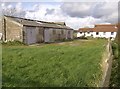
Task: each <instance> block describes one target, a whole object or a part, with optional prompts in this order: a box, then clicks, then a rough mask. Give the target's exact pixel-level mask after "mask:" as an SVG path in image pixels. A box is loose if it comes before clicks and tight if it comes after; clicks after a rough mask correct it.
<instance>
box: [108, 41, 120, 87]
mask: <svg viewBox="0 0 120 89" xmlns="http://www.w3.org/2000/svg"><path fill="white" fill-rule="evenodd" d="M112 49H113V55H114V59H113V63H112V72H111V78H110V87H120V72H119V71H120V60H119V59H120V53H119V52H120V45H118V44H117V43H116V42H113V43H112ZM118 51H119V52H118Z"/></svg>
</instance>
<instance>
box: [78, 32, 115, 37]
mask: <svg viewBox="0 0 120 89" xmlns="http://www.w3.org/2000/svg"><path fill="white" fill-rule="evenodd" d="M96 33H97V32H89V34H88V32H82V33H80V32H78V33H77V37H82V36H85V37H89V36H92V37H94V38H97V37H100V38H110V37H112V38H115V37H116V35H117V32H114V33H113V35H112V34H111V32H105V33H104V32H98V35H97V34H96Z"/></svg>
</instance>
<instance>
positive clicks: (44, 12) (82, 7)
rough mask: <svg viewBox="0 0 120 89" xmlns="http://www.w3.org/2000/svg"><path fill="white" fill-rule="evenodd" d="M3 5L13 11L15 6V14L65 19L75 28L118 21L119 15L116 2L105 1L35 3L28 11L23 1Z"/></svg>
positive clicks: (2, 5)
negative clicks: (13, 4)
mask: <svg viewBox="0 0 120 89" xmlns="http://www.w3.org/2000/svg"><path fill="white" fill-rule="evenodd" d="M1 7H2V8H4V9H5V10H6V11H11V10H12V9H14V8H15V11H13V12H11V13H12V14H13V15H14V16H23V17H26V18H30V19H37V20H43V21H56V22H59V21H61V22H63V21H64V22H66V24H67V25H68V26H70V27H72V28H74V29H78V28H80V27H86V26H89V27H93V26H94V24H100V23H104V24H106V23H116V21H117V17H118V16H117V15H118V13H117V5H116V3H105V2H102V3H100V2H88V3H86V2H82V3H81V2H79V3H78V2H76V3H68V2H67V3H63V4H62V5H61V4H60V5H58V4H56V5H52V3H51V4H49V3H47V4H35V5H33V6H31V7H32V9H31V10H26V11H25V9H24V8H23V4H22V3H17V4H16V5H15V6H12V5H11V4H7V5H6V4H5V3H2V4H1ZM113 7H114V8H113ZM26 9H27V8H26Z"/></svg>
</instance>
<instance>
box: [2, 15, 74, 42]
mask: <svg viewBox="0 0 120 89" xmlns="http://www.w3.org/2000/svg"><path fill="white" fill-rule="evenodd" d="M66 39H73V29H72V28H70V27H68V26H66V24H65V23H64V22H45V21H38V20H31V19H25V18H18V17H12V16H4V17H3V20H2V40H3V41H14V40H17V41H21V42H23V43H25V44H34V43H43V42H56V41H62V40H66Z"/></svg>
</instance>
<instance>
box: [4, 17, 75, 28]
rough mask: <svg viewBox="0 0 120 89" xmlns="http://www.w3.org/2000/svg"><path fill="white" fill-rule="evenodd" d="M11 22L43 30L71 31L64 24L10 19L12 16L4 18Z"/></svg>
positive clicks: (16, 18)
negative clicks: (38, 27)
mask: <svg viewBox="0 0 120 89" xmlns="http://www.w3.org/2000/svg"><path fill="white" fill-rule="evenodd" d="M5 17H7V18H9V19H11V20H14V21H16V22H18V23H20V24H22V25H24V26H41V27H45V28H58V29H68V30H73V29H72V28H70V27H68V26H66V25H65V23H64V22H61V23H60V22H59V23H58V22H45V21H39V20H32V19H26V18H18V17H12V16H5Z"/></svg>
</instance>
